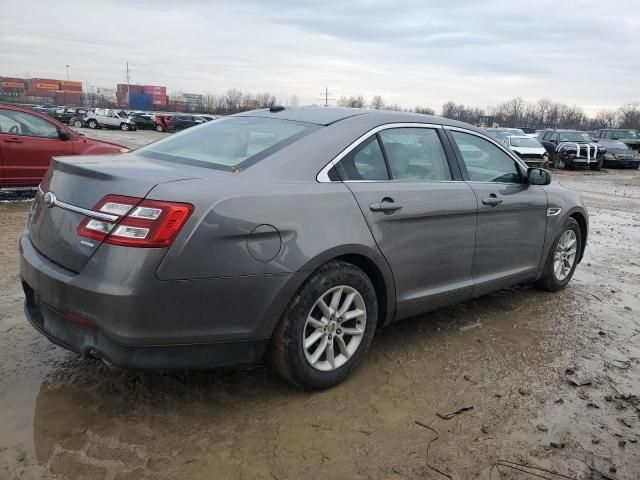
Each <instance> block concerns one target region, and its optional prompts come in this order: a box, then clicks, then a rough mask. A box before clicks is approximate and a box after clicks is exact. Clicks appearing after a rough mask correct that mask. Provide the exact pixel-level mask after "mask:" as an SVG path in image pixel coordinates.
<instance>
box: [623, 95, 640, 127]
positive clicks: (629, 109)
mask: <svg viewBox="0 0 640 480" xmlns="http://www.w3.org/2000/svg"><path fill="white" fill-rule="evenodd" d="M620 127H622V128H634V129H636V130H640V103H638V102H633V103H627V104H625V105H623V106H622V107H620Z"/></svg>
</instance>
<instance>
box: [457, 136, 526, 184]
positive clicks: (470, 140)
mask: <svg viewBox="0 0 640 480" xmlns="http://www.w3.org/2000/svg"><path fill="white" fill-rule="evenodd" d="M451 134H452V136H453V139H454V141H455V142H456V144H457V146H458V150H460V153H461V154H462V159H463V161H464V164H465V165H466V167H467V172H468V173H469V180H471V181H473V182H502V183H520V172H519V170H518V167H517V165H516V162H515V160H513V159H512V158H511V157H510V156H509V155H507V154H506V153H505V152H503V151H502V150H501V149H500V148H498V147H497V146H496V145H493V144H492V143H491V142H489V141H487V140H485V139H483V138H480V137H477V136H475V135H471V134H468V133H462V132H456V131H452V132H451Z"/></svg>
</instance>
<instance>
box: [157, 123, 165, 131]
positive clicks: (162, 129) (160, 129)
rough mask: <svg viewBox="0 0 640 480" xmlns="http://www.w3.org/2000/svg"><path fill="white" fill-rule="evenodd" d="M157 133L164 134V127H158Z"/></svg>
mask: <svg viewBox="0 0 640 480" xmlns="http://www.w3.org/2000/svg"><path fill="white" fill-rule="evenodd" d="M156 132H164V127H163V126H162V125H156Z"/></svg>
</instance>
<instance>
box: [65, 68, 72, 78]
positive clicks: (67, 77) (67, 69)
mask: <svg viewBox="0 0 640 480" xmlns="http://www.w3.org/2000/svg"><path fill="white" fill-rule="evenodd" d="M65 67H67V81H69V68H71V65H65Z"/></svg>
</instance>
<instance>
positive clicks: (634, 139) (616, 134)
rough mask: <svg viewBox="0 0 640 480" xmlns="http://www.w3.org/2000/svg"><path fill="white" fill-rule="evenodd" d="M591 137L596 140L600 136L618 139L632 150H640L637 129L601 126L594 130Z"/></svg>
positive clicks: (639, 134)
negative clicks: (601, 127)
mask: <svg viewBox="0 0 640 480" xmlns="http://www.w3.org/2000/svg"><path fill="white" fill-rule="evenodd" d="M593 138H594V139H595V140H596V141H597V140H599V139H601V138H603V139H607V140H620V141H621V142H622V143H624V144H625V145H626V146H628V147H629V148H630V149H632V150H636V151H638V152H640V133H638V131H637V130H632V129H627V128H603V129H600V130H596V131H595V132H594V134H593Z"/></svg>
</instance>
